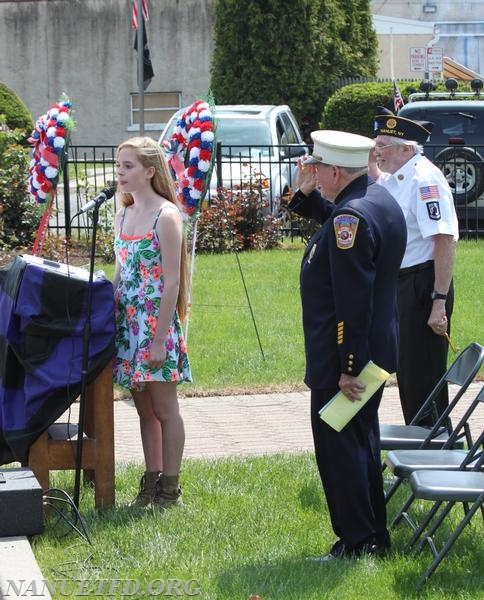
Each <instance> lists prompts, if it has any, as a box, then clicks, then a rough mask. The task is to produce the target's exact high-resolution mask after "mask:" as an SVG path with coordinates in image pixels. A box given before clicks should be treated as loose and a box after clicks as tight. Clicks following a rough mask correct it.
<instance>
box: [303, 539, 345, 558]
mask: <svg viewBox="0 0 484 600" xmlns="http://www.w3.org/2000/svg"><path fill="white" fill-rule="evenodd" d="M345 550H346V548H345V545H344V542H343V541H342V540H338V541H337V542H335V543H334V544H333V546H332V548H331V550H330V551H329V553H328V554H323V555H322V556H312V557H311V560H314V561H315V562H329V561H330V560H335V559H338V558H345V556H346V555H345Z"/></svg>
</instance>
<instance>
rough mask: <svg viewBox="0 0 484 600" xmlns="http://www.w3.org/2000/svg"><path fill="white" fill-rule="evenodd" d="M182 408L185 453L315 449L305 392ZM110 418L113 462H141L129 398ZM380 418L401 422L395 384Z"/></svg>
mask: <svg viewBox="0 0 484 600" xmlns="http://www.w3.org/2000/svg"><path fill="white" fill-rule="evenodd" d="M482 385H483V384H482V382H476V383H473V384H472V385H471V386H470V387H469V389H468V390H467V392H466V394H465V395H464V398H463V400H462V401H461V402H460V403H459V406H458V410H457V411H456V414H457V415H461V414H462V412H463V411H464V410H465V408H466V407H467V405H468V402H469V401H470V400H472V399H473V398H474V397H475V396H476V394H477V392H478V391H479V390H480V389H481V387H482ZM450 391H451V393H452V386H451V388H450ZM180 407H181V412H182V415H183V418H184V421H185V429H186V444H185V452H184V457H185V458H201V457H203V458H220V457H223V456H250V455H258V454H259V455H260V454H271V453H275V452H304V451H312V450H313V443H312V434H311V426H310V419H309V391H306V392H290V393H275V394H254V395H244V396H210V397H206V398H180ZM71 408H72V411H71V421H72V422H74V423H76V422H77V409H78V404H74V405H72V407H71ZM60 420H63V419H60ZM114 421H115V425H114V427H115V458H116V462H117V463H127V462H134V463H139V464H143V451H142V446H141V438H140V433H139V422H138V415H137V413H136V409H135V407H134V404H133V402H132V401H131V400H117V401H116V402H115V403H114ZM380 421H381V422H382V423H404V421H403V416H402V411H401V408H400V400H399V396H398V388H397V386H396V385H390V386H387V387H385V390H384V393H383V399H382V403H381V406H380ZM482 428H484V417H475V418H474V419H471V429H472V430H473V431H474V432H477V431H478V430H479V431H482Z"/></svg>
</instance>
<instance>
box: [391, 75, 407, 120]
mask: <svg viewBox="0 0 484 600" xmlns="http://www.w3.org/2000/svg"><path fill="white" fill-rule="evenodd" d="M404 105H405V102H404V101H403V98H402V94H400V90H399V89H398V86H397V82H396V81H395V80H393V106H394V107H395V112H396V113H398V111H399V110H400V109H401V108H402V106H404Z"/></svg>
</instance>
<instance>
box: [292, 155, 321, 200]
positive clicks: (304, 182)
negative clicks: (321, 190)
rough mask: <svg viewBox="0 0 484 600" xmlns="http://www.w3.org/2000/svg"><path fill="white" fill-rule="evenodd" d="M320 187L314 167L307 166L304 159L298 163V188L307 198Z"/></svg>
mask: <svg viewBox="0 0 484 600" xmlns="http://www.w3.org/2000/svg"><path fill="white" fill-rule="evenodd" d="M317 186H318V180H317V178H316V169H315V167H314V165H306V164H305V162H304V160H303V159H301V158H300V159H298V161H297V175H296V187H298V188H299V189H300V190H301V192H302V193H303V194H304V195H305V196H307V195H308V194H310V193H311V192H312V191H313V190H314V188H316V187H317Z"/></svg>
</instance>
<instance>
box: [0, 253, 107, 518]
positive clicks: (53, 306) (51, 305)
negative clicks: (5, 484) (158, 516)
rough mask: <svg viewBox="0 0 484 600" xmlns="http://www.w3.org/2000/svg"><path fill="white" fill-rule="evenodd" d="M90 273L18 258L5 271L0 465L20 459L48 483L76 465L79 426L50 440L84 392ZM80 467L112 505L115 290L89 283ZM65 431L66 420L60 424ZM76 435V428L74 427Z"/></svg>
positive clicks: (0, 289)
mask: <svg viewBox="0 0 484 600" xmlns="http://www.w3.org/2000/svg"><path fill="white" fill-rule="evenodd" d="M88 285H89V273H88V272H87V271H86V270H85V269H80V268H77V267H71V266H67V265H63V264H60V263H56V262H52V261H48V260H44V259H42V258H39V257H35V256H29V255H23V256H18V257H17V258H16V259H15V260H14V261H13V262H12V263H11V264H10V265H8V266H7V267H5V268H3V269H0V464H5V463H10V462H14V461H19V462H20V463H22V464H23V465H28V466H30V467H31V469H32V470H33V471H34V473H35V475H36V477H37V479H38V480H39V483H40V485H41V486H42V488H43V489H44V490H45V489H46V488H48V487H49V471H50V470H55V469H74V468H75V463H76V441H75V439H74V440H73V439H71V438H72V435H71V434H72V432H73V430H75V429H76V425H75V424H66V426H65V427H64V430H65V431H64V433H68V434H69V435H67V436H66V435H64V434H63V435H60V436H59V435H57V436H55V437H57V438H60V439H52V437H51V436H50V435H49V429H50V430H51V431H53V430H57V431H58V430H59V424H58V423H56V421H57V419H58V418H59V417H60V416H61V415H62V414H64V413H65V411H66V410H67V409H68V408H69V406H70V405H71V404H72V403H73V402H74V401H75V400H76V398H77V397H78V396H79V393H80V391H81V380H82V362H83V350H84V347H83V344H84V340H83V333H84V329H85V325H86V297H87V288H88ZM91 292H92V311H91V318H90V321H91V336H90V339H89V364H88V369H87V374H86V377H87V386H88V387H87V399H86V407H85V410H86V422H85V426H84V438H83V445H84V451H83V454H82V469H83V470H84V473H85V474H86V473H87V475H88V477H90V478H91V479H93V480H94V484H95V495H96V506H98V507H107V506H111V505H113V504H114V415H113V384H112V368H111V359H112V357H113V355H114V294H113V287H112V284H111V282H110V281H109V280H107V279H106V278H105V277H103V276H99V275H95V276H94V278H93V281H92V289H91ZM61 429H62V426H61ZM76 433H77V432H76Z"/></svg>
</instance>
